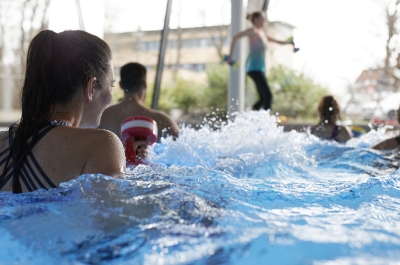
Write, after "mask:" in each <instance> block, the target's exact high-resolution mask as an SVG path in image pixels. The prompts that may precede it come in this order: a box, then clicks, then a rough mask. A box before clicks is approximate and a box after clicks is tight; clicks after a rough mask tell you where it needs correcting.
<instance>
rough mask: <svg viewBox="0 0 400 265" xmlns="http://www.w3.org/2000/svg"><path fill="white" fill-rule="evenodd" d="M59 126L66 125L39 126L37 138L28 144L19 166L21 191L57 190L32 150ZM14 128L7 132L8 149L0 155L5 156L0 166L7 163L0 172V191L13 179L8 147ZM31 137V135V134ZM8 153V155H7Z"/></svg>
mask: <svg viewBox="0 0 400 265" xmlns="http://www.w3.org/2000/svg"><path fill="white" fill-rule="evenodd" d="M60 125H68V124H67V123H66V122H64V121H61V122H60V121H54V120H51V121H48V122H44V123H42V124H40V125H39V128H38V131H39V133H38V134H37V137H36V138H35V139H34V140H33V141H31V142H29V143H28V149H29V152H28V154H27V155H26V157H25V158H24V161H23V162H22V164H21V167H20V172H19V179H20V183H21V189H22V190H24V188H23V187H24V186H25V189H26V190H28V191H34V190H37V189H46V190H47V189H49V188H57V186H56V185H55V184H54V183H53V182H52V181H51V180H50V178H49V177H48V176H47V175H46V173H45V172H44V171H43V169H42V168H41V167H40V165H39V163H38V162H37V160H36V159H35V157H34V155H33V153H32V148H33V147H34V146H35V145H36V144H37V143H38V142H39V141H40V140H41V139H42V138H43V137H44V136H45V135H46V134H47V133H48V132H50V131H51V130H52V129H54V128H55V127H57V126H60ZM14 126H16V125H15V124H14V125H12V126H10V128H9V130H8V143H9V145H8V147H7V148H6V149H5V150H3V151H2V152H1V153H0V158H1V157H3V156H4V155H5V154H6V156H5V157H4V158H3V159H1V160H0V166H3V165H5V164H6V163H7V161H9V162H8V165H7V168H6V169H5V170H4V171H3V172H0V190H1V189H2V188H3V187H4V186H5V185H6V184H7V183H8V182H9V180H10V179H12V177H13V170H14V163H15V161H13V158H12V157H10V147H11V146H12V144H13V135H12V128H13V127H14ZM32 135H33V133H32ZM7 152H8V154H7ZM10 183H11V182H10Z"/></svg>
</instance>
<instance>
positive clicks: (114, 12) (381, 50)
mask: <svg viewBox="0 0 400 265" xmlns="http://www.w3.org/2000/svg"><path fill="white" fill-rule="evenodd" d="M380 1H385V0H335V1H332V0H270V5H269V9H268V13H267V16H268V19H269V20H270V21H283V22H287V23H290V24H292V25H294V26H295V27H296V29H295V33H294V37H295V42H296V45H297V46H298V47H300V52H298V53H296V54H295V55H294V62H293V67H294V69H296V70H297V71H299V72H304V73H305V74H307V75H308V76H310V77H312V78H314V80H316V81H317V82H318V83H320V84H322V85H324V86H326V87H328V88H329V89H330V90H331V92H332V93H333V94H334V95H336V96H342V97H344V96H345V94H346V91H347V86H348V85H351V84H353V83H354V81H355V80H356V78H357V77H358V75H359V74H360V73H361V72H362V70H364V69H367V68H370V67H372V68H373V67H377V66H378V65H382V62H383V59H384V56H385V38H386V27H385V17H384V12H383V11H384V10H383V8H382V7H381V6H379V5H378V4H377V3H378V2H380ZM387 1H390V0H387ZM80 2H81V5H82V13H83V16H84V20H85V26H86V30H88V31H89V32H92V33H94V34H97V35H99V36H102V34H103V33H102V32H103V31H102V29H103V28H105V30H107V31H116V32H127V31H135V30H137V29H138V28H139V27H140V28H141V29H142V30H155V29H161V28H162V26H163V22H164V16H165V7H166V2H167V1H166V0H145V1H144V0H114V1H110V0H80ZM75 8H76V7H75V1H74V0H52V2H51V11H50V12H51V13H50V28H52V29H54V30H56V31H61V30H64V29H66V28H78V18H77V15H76V9H75ZM179 13H180V14H181V15H178V14H179ZM104 16H106V19H104ZM178 18H180V22H179V19H178ZM178 23H180V25H181V27H199V26H204V25H205V26H210V25H219V24H229V23H230V0H201V1H198V0H173V6H172V15H171V22H170V27H171V28H176V27H177V25H178Z"/></svg>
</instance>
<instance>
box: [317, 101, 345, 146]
mask: <svg viewBox="0 0 400 265" xmlns="http://www.w3.org/2000/svg"><path fill="white" fill-rule="evenodd" d="M318 115H319V119H320V120H319V123H318V124H317V125H314V126H311V128H310V133H311V134H314V135H315V136H317V137H319V138H321V139H323V140H334V141H337V142H340V143H343V142H346V141H347V140H349V139H350V138H351V137H352V133H351V130H350V128H349V127H348V126H341V125H337V124H336V122H337V121H338V120H340V107H339V104H338V103H337V101H336V100H335V99H334V98H333V97H332V96H325V97H323V98H321V100H320V102H319V105H318Z"/></svg>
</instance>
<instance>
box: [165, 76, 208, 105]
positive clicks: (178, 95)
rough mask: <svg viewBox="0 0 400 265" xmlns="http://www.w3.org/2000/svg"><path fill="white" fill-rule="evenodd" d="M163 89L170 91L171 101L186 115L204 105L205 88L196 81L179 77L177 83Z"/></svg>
mask: <svg viewBox="0 0 400 265" xmlns="http://www.w3.org/2000/svg"><path fill="white" fill-rule="evenodd" d="M163 89H165V90H168V91H170V96H171V97H170V99H171V100H172V101H173V102H174V103H175V105H176V107H177V108H180V109H182V110H183V111H184V112H185V113H189V111H193V110H195V109H198V108H200V106H201V104H202V101H201V100H202V95H203V90H204V88H203V86H202V85H199V84H197V83H196V82H194V81H190V80H185V79H182V78H180V77H177V78H176V80H175V82H173V83H172V82H171V83H169V84H167V85H166V86H164V87H163Z"/></svg>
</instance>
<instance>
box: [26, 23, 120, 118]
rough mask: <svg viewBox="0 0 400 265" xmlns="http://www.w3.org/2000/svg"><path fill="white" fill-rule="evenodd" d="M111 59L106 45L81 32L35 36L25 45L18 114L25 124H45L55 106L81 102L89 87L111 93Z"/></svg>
mask: <svg viewBox="0 0 400 265" xmlns="http://www.w3.org/2000/svg"><path fill="white" fill-rule="evenodd" d="M111 57H112V55H111V49H110V47H109V46H108V45H107V43H106V42H104V41H103V40H102V39H100V38H99V37H97V36H94V35H92V34H90V33H87V32H85V31H81V30H68V31H64V32H61V33H56V32H54V31H51V30H43V31H41V32H40V33H38V34H37V35H36V36H35V37H34V38H33V39H32V41H31V43H30V45H29V49H28V55H27V61H26V74H25V81H24V84H23V87H22V91H21V101H22V102H21V103H22V104H21V106H22V112H23V115H24V114H25V115H28V116H29V117H26V119H25V122H29V123H30V122H33V123H40V122H43V121H46V120H48V119H49V118H50V116H51V115H52V113H53V111H54V107H55V105H56V104H59V105H64V106H65V105H67V104H69V103H70V102H71V101H72V100H73V99H74V98H75V96H78V97H80V98H82V96H84V94H85V92H87V89H88V88H89V86H90V87H93V88H95V89H97V90H98V89H104V88H110V91H111V82H112V80H110V79H112V78H113V77H112V69H110V68H111V63H110V61H111ZM81 100H84V99H83V98H82V99H81ZM110 100H111V98H110ZM108 103H109V102H108ZM108 103H107V104H108ZM26 112H29V113H30V114H27V113H26ZM23 118H25V117H23ZM35 120H36V121H35ZM32 125H34V124H32Z"/></svg>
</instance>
